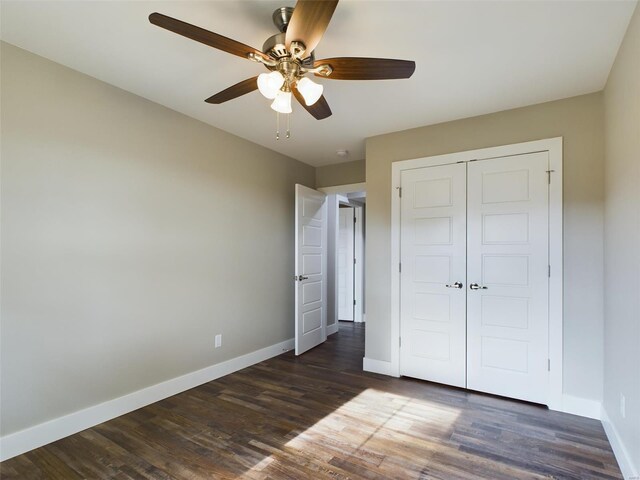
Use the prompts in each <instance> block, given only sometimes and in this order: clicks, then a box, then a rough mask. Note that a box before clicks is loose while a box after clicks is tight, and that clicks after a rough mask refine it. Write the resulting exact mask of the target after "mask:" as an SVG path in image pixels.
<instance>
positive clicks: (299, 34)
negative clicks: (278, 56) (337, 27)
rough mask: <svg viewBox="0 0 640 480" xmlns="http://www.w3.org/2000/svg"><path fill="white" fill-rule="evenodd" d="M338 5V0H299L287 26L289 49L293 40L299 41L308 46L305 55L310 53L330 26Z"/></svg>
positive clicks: (286, 38)
mask: <svg viewBox="0 0 640 480" xmlns="http://www.w3.org/2000/svg"><path fill="white" fill-rule="evenodd" d="M337 5H338V0H298V3H296V6H295V8H294V9H293V15H291V20H290V21H289V25H288V26H287V33H286V37H285V43H286V46H287V50H289V47H290V46H291V42H294V41H298V42H302V43H304V45H305V47H306V48H307V50H306V54H305V56H307V55H310V54H311V52H313V51H314V50H315V49H316V46H317V45H318V43H319V42H320V39H321V38H322V35H323V34H324V31H325V30H326V29H327V26H329V21H330V20H331V16H332V15H333V11H334V10H335V9H336V6H337Z"/></svg>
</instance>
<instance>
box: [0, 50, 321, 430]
mask: <svg viewBox="0 0 640 480" xmlns="http://www.w3.org/2000/svg"><path fill="white" fill-rule="evenodd" d="M1 61H2V63H1V71H2V77H1V81H2V84H1V88H2V90H1V94H2V99H1V100H2V118H1V121H2V124H1V125H2V147H1V148H2V149H1V152H0V153H1V159H2V183H1V188H2V191H1V192H2V197H1V201H2V210H1V214H2V237H1V241H2V244H1V245H2V251H1V253H2V270H1V276H2V290H1V294H2V310H1V315H2V324H1V329H2V344H1V349H2V358H1V363H2V371H1V376H2V384H1V388H2V397H1V403H2V411H1V414H2V425H1V430H2V434H3V435H6V434H8V433H11V432H14V431H17V430H20V429H23V428H25V427H29V426H31V425H34V424H38V423H40V422H43V421H45V420H49V419H51V418H54V417H58V416H60V415H63V414H67V413H70V412H73V411H76V410H79V409H82V408H84V407H88V406H91V405H94V404H97V403H99V402H103V401H105V400H109V399H112V398H115V397H118V396H121V395H124V394H126V393H129V392H132V391H135V390H138V389H140V388H142V387H146V386H149V385H152V384H155V383H158V382H161V381H163V380H167V379H170V378H173V377H176V376H179V375H181V374H185V373H187V372H191V371H194V370H196V369H200V368H203V367H206V366H209V365H212V364H216V363H218V362H221V361H223V360H226V359H229V358H232V357H236V356H238V355H241V354H245V353H248V352H250V351H254V350H256V349H259V348H262V347H266V346H268V345H272V344H275V343H277V342H280V341H283V340H286V339H289V338H291V337H292V336H293V285H292V283H291V278H292V275H293V268H294V266H293V256H292V253H291V252H292V251H293V213H294V212H293V206H294V183H296V182H300V183H303V184H306V185H309V186H312V187H313V185H314V174H315V172H314V169H313V168H312V167H309V166H307V165H304V164H302V163H300V162H297V161H295V160H292V159H290V158H287V157H284V156H282V155H280V154H277V153H275V152H273V151H270V150H267V149H265V148H263V147H259V146H257V145H255V144H252V143H250V142H248V141H245V140H242V139H240V138H238V137H235V136H233V135H230V134H228V133H225V132H222V131H220V130H217V129H215V128H213V127H211V126H208V125H205V124H204V123H200V122H198V121H196V120H193V119H190V118H188V117H185V116H183V115H181V114H179V113H176V112H174V111H171V110H168V109H166V108H164V107H162V106H160V105H157V104H154V103H151V102H149V101H147V100H144V99H142V98H140V97H137V96H135V95H132V94H129V93H126V92H124V91H122V90H119V89H117V88H115V87H112V86H109V85H107V84H105V83H102V82H99V81H97V80H95V79H93V78H90V77H87V76H85V75H82V74H80V73H77V72H75V71H73V70H70V69H68V68H65V67H62V66H60V65H57V64H55V63H52V62H50V61H48V60H45V59H43V58H41V57H37V56H35V55H32V54H30V53H27V52H25V51H24V50H20V49H17V48H15V47H12V46H10V45H7V44H4V43H3V44H2V51H1ZM217 333H222V334H223V346H222V348H219V349H216V350H214V348H213V344H214V335H215V334H217Z"/></svg>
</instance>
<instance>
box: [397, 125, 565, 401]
mask: <svg viewBox="0 0 640 480" xmlns="http://www.w3.org/2000/svg"><path fill="white" fill-rule="evenodd" d="M545 151H547V152H549V165H550V167H549V169H550V171H551V172H550V185H549V265H550V278H549V360H550V369H549V404H548V407H549V408H550V409H551V410H560V411H561V410H562V368H563V363H562V358H563V354H562V352H563V340H562V325H563V316H562V300H563V299H562V295H563V286H562V279H563V265H562V248H563V244H562V228H563V227H562V137H556V138H549V139H544V140H536V141H533V142H524V143H517V144H513V145H503V146H499V147H491V148H482V149H478V150H469V151H466V152H458V153H450V154H445V155H437V156H432V157H424V158H415V159H412V160H404V161H400V162H394V163H392V164H391V188H392V191H391V374H392V375H394V376H396V377H399V376H400V271H399V270H400V190H399V189H400V175H401V173H402V171H403V170H410V169H415V168H423V167H432V166H436V165H448V164H451V163H458V162H468V161H470V160H487V159H490V158H496V157H508V156H513V155H521V154H525V153H533V152H545Z"/></svg>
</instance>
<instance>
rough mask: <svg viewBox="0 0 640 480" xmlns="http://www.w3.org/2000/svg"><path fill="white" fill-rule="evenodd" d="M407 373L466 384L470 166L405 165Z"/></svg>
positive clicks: (403, 325) (403, 357) (403, 336)
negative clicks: (411, 166)
mask: <svg viewBox="0 0 640 480" xmlns="http://www.w3.org/2000/svg"><path fill="white" fill-rule="evenodd" d="M401 188H402V190H401V194H402V196H401V199H400V209H401V210H400V216H401V220H400V222H401V223H400V229H401V230H400V238H401V242H400V259H401V275H400V302H401V308H400V341H401V345H400V373H401V374H402V375H408V376H411V377H416V378H422V379H424V380H430V381H434V382H440V383H446V384H449V385H455V386H458V387H465V385H466V379H465V368H466V319H465V306H466V304H465V301H466V299H465V294H466V290H465V288H464V287H465V284H466V258H465V257H466V244H465V242H466V225H465V222H466V214H465V209H466V192H465V190H466V166H465V165H464V164H452V165H444V166H437V167H429V168H421V169H416V170H405V171H403V172H402V176H401Z"/></svg>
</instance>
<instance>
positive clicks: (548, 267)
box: [547, 265, 551, 278]
mask: <svg viewBox="0 0 640 480" xmlns="http://www.w3.org/2000/svg"><path fill="white" fill-rule="evenodd" d="M547 276H548V277H549V278H551V265H547Z"/></svg>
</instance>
